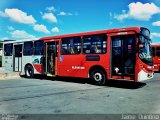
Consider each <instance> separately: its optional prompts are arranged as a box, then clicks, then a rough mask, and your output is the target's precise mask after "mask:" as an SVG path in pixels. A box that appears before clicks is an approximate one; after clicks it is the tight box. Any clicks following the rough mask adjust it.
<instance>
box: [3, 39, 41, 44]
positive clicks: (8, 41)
mask: <svg viewBox="0 0 160 120" xmlns="http://www.w3.org/2000/svg"><path fill="white" fill-rule="evenodd" d="M37 40H38V39H37ZM28 41H35V40H32V39H24V40H5V41H3V43H4V44H6V43H23V42H28Z"/></svg>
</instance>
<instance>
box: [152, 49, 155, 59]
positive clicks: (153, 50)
mask: <svg viewBox="0 0 160 120" xmlns="http://www.w3.org/2000/svg"><path fill="white" fill-rule="evenodd" d="M152 55H153V57H155V47H152Z"/></svg>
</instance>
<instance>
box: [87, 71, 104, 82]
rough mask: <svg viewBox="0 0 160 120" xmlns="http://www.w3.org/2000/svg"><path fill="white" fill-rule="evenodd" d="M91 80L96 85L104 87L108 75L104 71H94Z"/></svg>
mask: <svg viewBox="0 0 160 120" xmlns="http://www.w3.org/2000/svg"><path fill="white" fill-rule="evenodd" d="M90 78H91V80H92V81H93V82H94V84H96V85H104V84H105V83H106V75H105V73H104V72H103V71H102V70H93V71H92V72H91V73H90Z"/></svg>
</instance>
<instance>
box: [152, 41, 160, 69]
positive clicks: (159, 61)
mask: <svg viewBox="0 0 160 120" xmlns="http://www.w3.org/2000/svg"><path fill="white" fill-rule="evenodd" d="M152 53H153V63H154V71H160V44H152Z"/></svg>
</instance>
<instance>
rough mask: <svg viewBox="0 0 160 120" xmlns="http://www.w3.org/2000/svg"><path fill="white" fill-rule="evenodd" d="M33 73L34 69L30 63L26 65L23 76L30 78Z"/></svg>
mask: <svg viewBox="0 0 160 120" xmlns="http://www.w3.org/2000/svg"><path fill="white" fill-rule="evenodd" d="M33 75H34V70H33V67H32V66H31V65H27V66H26V67H25V76H26V77H27V78H32V77H33Z"/></svg>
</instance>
